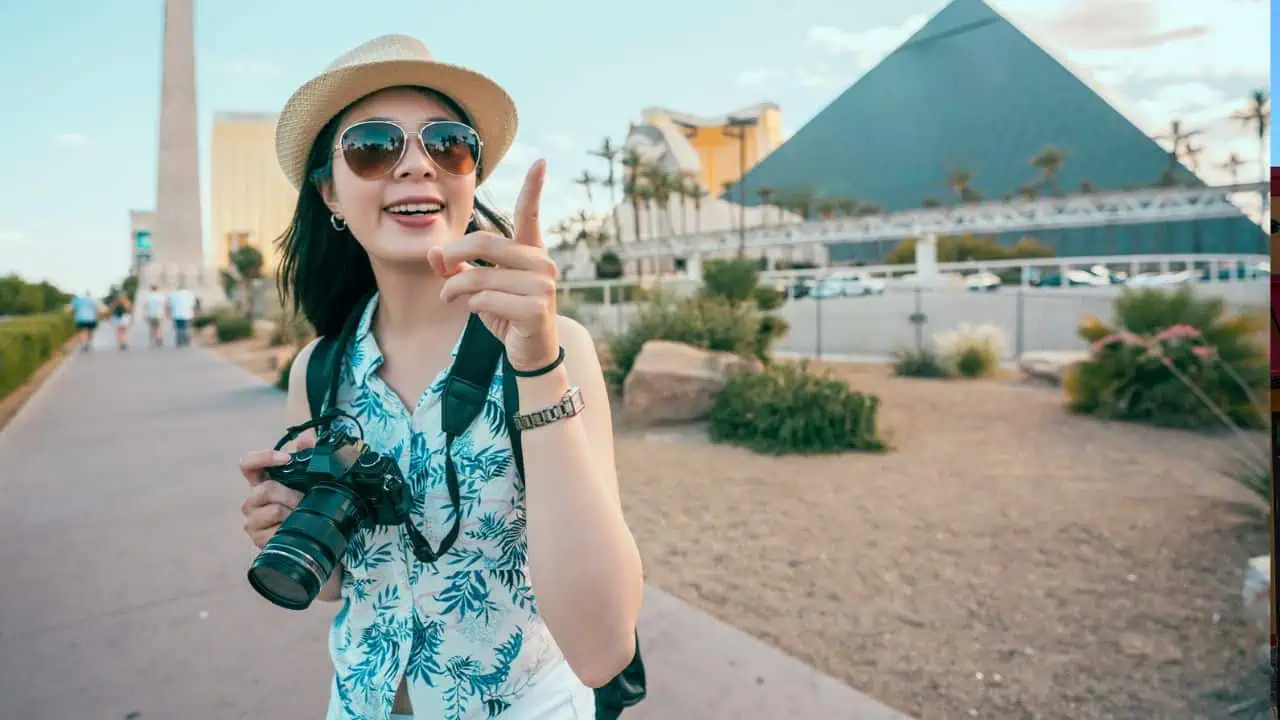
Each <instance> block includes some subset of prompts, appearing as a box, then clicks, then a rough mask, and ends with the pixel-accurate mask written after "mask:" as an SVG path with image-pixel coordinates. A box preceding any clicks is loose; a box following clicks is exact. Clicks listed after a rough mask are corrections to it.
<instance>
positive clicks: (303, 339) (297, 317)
mask: <svg viewBox="0 0 1280 720" xmlns="http://www.w3.org/2000/svg"><path fill="white" fill-rule="evenodd" d="M274 322H275V327H274V329H272V331H271V337H270V338H269V339H268V343H269V344H270V345H271V347H282V346H284V345H294V346H301V345H305V344H307V343H308V342H309V341H310V340H311V339H312V338H314V337H315V336H316V331H315V330H314V329H313V328H312V327H311V323H309V322H307V319H306V317H304V316H303V315H301V314H298V313H294V312H291V311H288V310H286V311H284V312H282V313H280V314H279V315H277V316H276V318H275V319H274Z"/></svg>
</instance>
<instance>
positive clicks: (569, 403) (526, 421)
mask: <svg viewBox="0 0 1280 720" xmlns="http://www.w3.org/2000/svg"><path fill="white" fill-rule="evenodd" d="M585 405H586V403H585V402H584V401H583V399H582V390H581V389H580V388H579V387H578V386H577V385H574V386H573V387H571V388H569V389H568V390H566V391H565V393H564V395H563V396H562V397H561V398H560V402H558V403H556V404H554V405H548V406H547V407H544V408H542V409H541V410H534V411H533V412H530V413H525V414H523V415H516V418H515V419H516V427H518V428H520V429H521V430H532V429H534V428H540V427H542V426H543V425H550V424H551V423H553V422H555V421H557V420H563V419H565V418H571V417H573V416H574V415H577V414H578V413H580V412H582V408H583V407H585Z"/></svg>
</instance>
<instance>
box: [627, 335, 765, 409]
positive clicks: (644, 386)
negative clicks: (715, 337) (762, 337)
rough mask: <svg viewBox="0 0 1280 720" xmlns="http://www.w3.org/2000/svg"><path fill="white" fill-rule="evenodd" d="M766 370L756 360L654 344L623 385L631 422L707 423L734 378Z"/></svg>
mask: <svg viewBox="0 0 1280 720" xmlns="http://www.w3.org/2000/svg"><path fill="white" fill-rule="evenodd" d="M760 367H761V364H760V361H759V360H756V359H754V358H744V357H741V356H738V355H734V354H733V353H727V352H711V351H708V350H702V349H700V348H696V347H693V346H691V345H685V344H683V343H677V342H669V341H667V340H650V341H649V342H646V343H645V344H644V347H642V348H640V355H639V356H638V357H637V358H636V362H635V365H633V366H632V368H631V372H630V373H629V374H628V375H627V380H626V382H625V383H623V387H622V404H623V408H624V410H625V413H626V417H627V419H628V420H630V421H632V422H634V423H636V424H638V425H660V424H664V423H682V422H694V421H696V420H702V419H704V418H706V417H707V415H709V414H710V413H711V408H712V406H713V405H715V401H716V393H718V392H720V390H721V388H723V387H724V385H725V383H726V382H728V380H729V377H730V376H731V375H733V374H734V373H736V372H742V371H746V370H759V369H760Z"/></svg>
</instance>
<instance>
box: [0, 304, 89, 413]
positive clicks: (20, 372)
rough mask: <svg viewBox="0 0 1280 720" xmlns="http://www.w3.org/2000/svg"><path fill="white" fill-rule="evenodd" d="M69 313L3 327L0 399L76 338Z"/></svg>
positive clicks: (24, 318) (33, 317)
mask: <svg viewBox="0 0 1280 720" xmlns="http://www.w3.org/2000/svg"><path fill="white" fill-rule="evenodd" d="M75 331H76V326H75V321H74V320H72V318H71V315H70V313H65V312H51V313H43V314H37V315H26V316H21V317H16V318H12V319H10V320H7V321H5V322H3V323H0V398H3V397H4V396H5V395H8V394H9V393H10V392H12V391H13V390H15V389H16V388H18V387H19V386H21V385H22V384H23V383H25V382H26V381H27V380H29V379H30V378H31V376H32V375H34V374H35V372H36V370H39V369H40V367H41V366H42V365H44V364H45V362H46V361H48V360H49V358H51V357H53V355H54V353H55V352H57V351H58V348H61V347H62V345H63V344H64V343H66V342H67V340H69V339H71V336H72V335H74V334H75Z"/></svg>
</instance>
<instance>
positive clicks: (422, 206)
mask: <svg viewBox="0 0 1280 720" xmlns="http://www.w3.org/2000/svg"><path fill="white" fill-rule="evenodd" d="M443 209H444V206H443V205H441V204H440V203H400V204H399V205H392V206H391V207H389V208H387V212H393V213H402V214H410V213H432V212H440V211H441V210H443Z"/></svg>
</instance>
